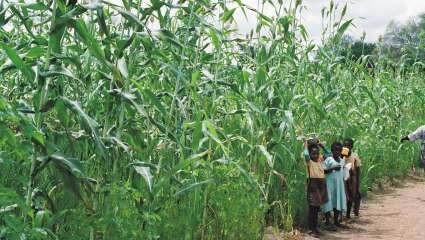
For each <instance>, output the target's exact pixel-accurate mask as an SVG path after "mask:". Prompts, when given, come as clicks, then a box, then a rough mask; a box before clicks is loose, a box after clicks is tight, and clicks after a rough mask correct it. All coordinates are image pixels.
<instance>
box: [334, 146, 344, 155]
mask: <svg viewBox="0 0 425 240" xmlns="http://www.w3.org/2000/svg"><path fill="white" fill-rule="evenodd" d="M341 151H342V147H340V146H338V147H335V148H334V149H332V155H333V157H334V158H339V157H341Z"/></svg>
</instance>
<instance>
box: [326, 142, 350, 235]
mask: <svg viewBox="0 0 425 240" xmlns="http://www.w3.org/2000/svg"><path fill="white" fill-rule="evenodd" d="M341 150H342V144H341V143H339V142H335V143H333V144H332V147H331V151H332V156H331V157H328V158H326V160H325V161H324V163H323V168H324V171H325V175H326V186H327V188H328V199H329V201H328V202H327V203H325V204H324V205H323V206H322V208H323V212H325V213H326V215H325V216H326V225H327V226H328V227H330V228H331V230H335V226H337V227H343V225H341V223H340V222H339V216H340V214H341V212H346V211H347V198H346V195H345V184H344V171H343V168H344V166H345V160H344V159H343V158H341ZM332 211H333V213H334V226H332V225H331V224H330V217H331V212H332Z"/></svg>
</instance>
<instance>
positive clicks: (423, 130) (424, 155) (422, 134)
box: [401, 125, 425, 167]
mask: <svg viewBox="0 0 425 240" xmlns="http://www.w3.org/2000/svg"><path fill="white" fill-rule="evenodd" d="M416 140H421V141H422V143H421V161H422V166H423V167H425V125H423V126H421V127H419V128H418V129H416V131H414V132H412V133H411V134H409V135H407V136H405V137H403V138H402V139H401V142H404V141H416Z"/></svg>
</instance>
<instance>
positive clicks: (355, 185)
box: [342, 138, 362, 219]
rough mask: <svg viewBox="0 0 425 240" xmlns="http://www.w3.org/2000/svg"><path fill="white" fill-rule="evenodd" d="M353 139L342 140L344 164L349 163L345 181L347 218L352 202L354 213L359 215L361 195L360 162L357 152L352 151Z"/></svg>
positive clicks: (348, 217)
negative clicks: (348, 175) (349, 166)
mask: <svg viewBox="0 0 425 240" xmlns="http://www.w3.org/2000/svg"><path fill="white" fill-rule="evenodd" d="M353 146H354V141H353V139H351V138H347V139H345V140H344V148H345V149H346V150H347V152H344V151H342V152H343V156H344V158H345V165H347V164H351V169H350V177H349V178H348V179H347V181H345V187H346V193H347V214H346V217H347V219H350V218H351V216H350V214H351V207H352V206H353V204H354V215H355V216H356V217H358V216H359V209H360V202H361V198H362V197H361V195H360V167H361V166H362V163H361V161H360V158H359V156H358V155H357V153H355V152H353Z"/></svg>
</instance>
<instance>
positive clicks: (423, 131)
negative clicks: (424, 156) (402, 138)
mask: <svg viewBox="0 0 425 240" xmlns="http://www.w3.org/2000/svg"><path fill="white" fill-rule="evenodd" d="M409 140H410V141H416V140H422V141H425V125H423V126H422V127H419V128H418V129H416V131H414V132H412V133H411V134H409Z"/></svg>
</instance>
